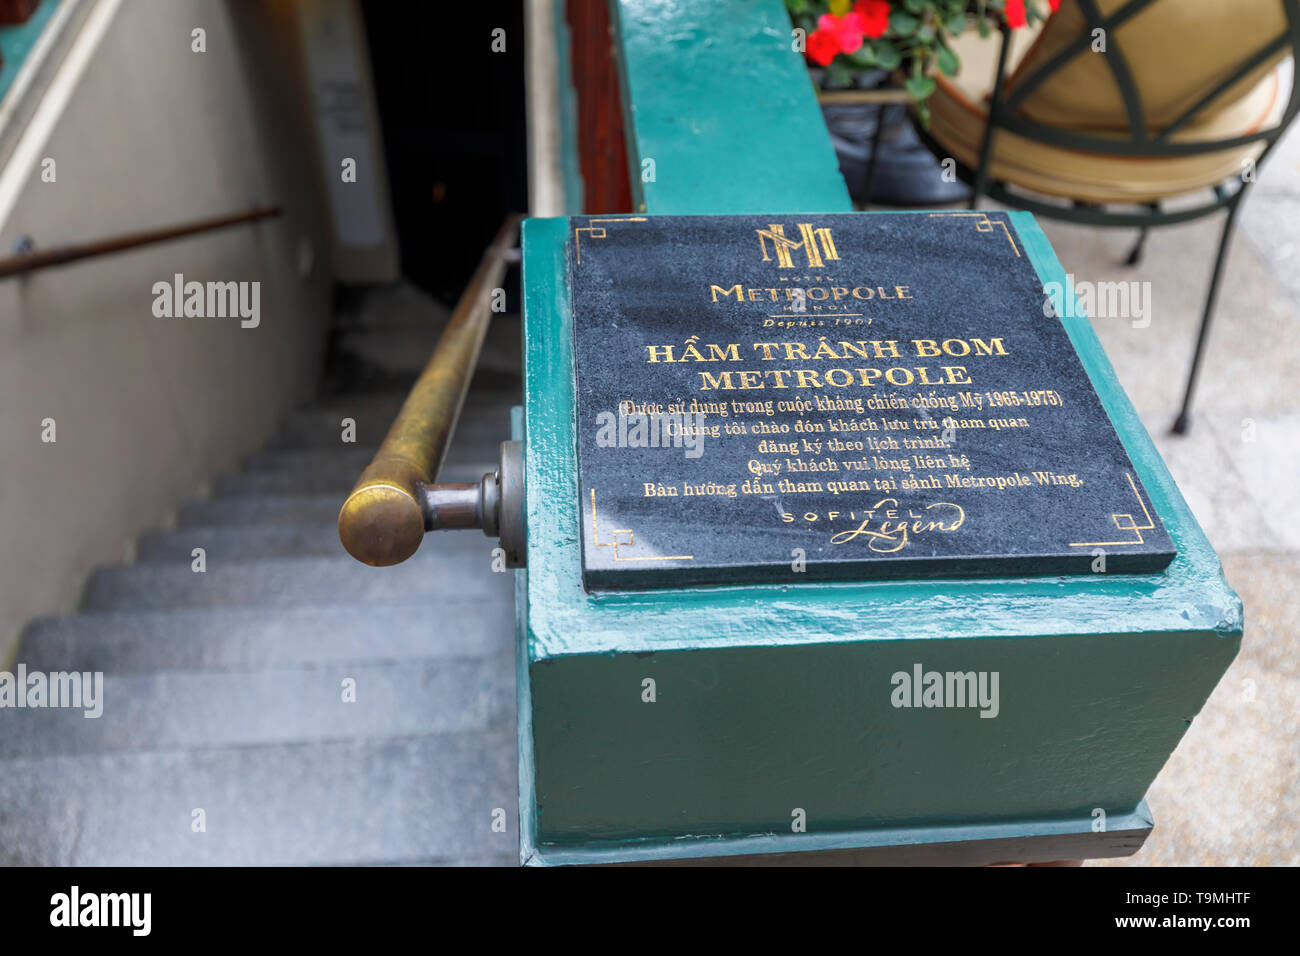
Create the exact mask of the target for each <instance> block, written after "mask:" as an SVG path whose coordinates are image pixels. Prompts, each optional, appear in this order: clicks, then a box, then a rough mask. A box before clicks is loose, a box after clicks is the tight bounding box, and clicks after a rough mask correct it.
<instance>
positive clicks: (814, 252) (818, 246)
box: [754, 222, 839, 269]
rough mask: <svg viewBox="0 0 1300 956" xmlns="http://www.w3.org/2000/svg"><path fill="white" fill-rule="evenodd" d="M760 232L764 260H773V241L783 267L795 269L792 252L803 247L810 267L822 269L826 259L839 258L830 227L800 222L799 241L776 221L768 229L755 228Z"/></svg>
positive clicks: (779, 262) (779, 263) (778, 263)
mask: <svg viewBox="0 0 1300 956" xmlns="http://www.w3.org/2000/svg"><path fill="white" fill-rule="evenodd" d="M754 231H755V232H757V233H758V244H759V246H760V247H761V248H762V250H763V261H764V262H771V261H772V257H771V256H769V255H768V254H767V253H768V246H767V244H768V242H769V241H770V242H771V243H772V249H773V250H774V251H775V252H776V262H777V265H778V266H780V267H781V268H782V269H793V268H794V267H795V264H794V256H792V255H791V253H792V252H793V251H794V250H796V249H802V250H803V252H804V255H805V256H807V257H808V268H810V269H820V268H822V266H824V265H825V264H826V261H835V260H838V259H839V254H838V253H837V252H836V251H835V243H834V242H833V241H832V240H831V231H830V229H829V228H828V227H822V228H821V229H814V228H813V224H812V223H810V222H801V223H799V237H800V238H799V241H798V242H796V241H795V240H794V239H792V238H790V237H789V236H787V235H786V234H785V226H782V225H780V224H777V223H774V224H772V225H770V226H768V227H767V228H766V229H755V230H754Z"/></svg>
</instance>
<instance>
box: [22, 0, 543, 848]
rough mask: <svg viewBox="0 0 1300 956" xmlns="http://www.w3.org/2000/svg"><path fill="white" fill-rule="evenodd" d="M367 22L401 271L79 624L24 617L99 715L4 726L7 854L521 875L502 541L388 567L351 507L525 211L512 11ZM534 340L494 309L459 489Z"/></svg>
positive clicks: (408, 12) (471, 534)
mask: <svg viewBox="0 0 1300 956" xmlns="http://www.w3.org/2000/svg"><path fill="white" fill-rule="evenodd" d="M399 10H400V14H401V16H400V17H398V16H397V13H398V12H399ZM365 12H366V15H367V27H368V31H369V34H370V42H371V47H372V49H371V53H372V59H373V61H374V63H375V64H376V66H375V74H376V86H377V90H378V96H379V100H380V113H381V117H382V119H383V123H384V132H385V145H386V148H387V151H388V156H389V176H390V181H391V184H392V193H393V204H394V209H395V211H396V216H397V223H398V231H399V241H400V245H401V248H402V250H403V264H404V272H405V273H406V276H407V280H408V281H406V282H403V283H399V284H397V285H394V286H392V287H386V288H378V289H376V288H370V289H344V290H340V293H339V295H338V310H337V314H336V316H335V326H334V331H333V335H332V341H331V346H330V352H329V357H328V361H327V367H326V370H325V375H324V378H323V384H322V390H321V394H320V396H319V397H318V399H317V400H316V401H315V402H313V403H311V404H310V405H308V406H306V407H304V408H302V409H300V410H299V411H297V412H295V413H294V414H292V415H290V416H289V417H288V418H287V419H286V420H285V421H284V422H283V423H282V426H281V427H280V429H279V431H278V433H277V435H276V437H275V438H274V439H273V440H272V441H271V442H270V443H269V444H268V446H267V447H266V448H265V449H264V450H262V451H260V452H257V453H255V454H253V455H251V456H249V457H248V459H247V460H246V461H245V465H244V468H243V470H242V471H239V472H237V473H233V474H226V475H221V476H219V477H217V478H216V479H215V481H214V482H213V484H212V487H211V493H210V494H209V496H208V497H206V498H202V499H195V500H189V501H185V502H183V503H181V504H180V506H179V509H178V511H177V514H176V519H175V523H174V528H171V529H168V530H159V531H151V532H147V533H145V534H144V535H142V536H141V537H140V539H139V542H138V547H137V553H136V559H135V561H134V562H133V563H131V564H128V565H122V566H114V567H106V568H101V569H100V570H98V571H96V572H95V573H94V574H93V575H92V576H91V578H90V580H89V581H88V583H87V585H86V588H85V591H84V594H83V597H82V601H81V606H80V611H79V612H78V613H76V614H73V615H67V616H60V617H54V618H47V619H43V620H38V621H35V622H33V623H32V624H31V625H30V626H29V627H28V628H27V630H26V632H25V634H24V637H23V641H22V644H21V645H20V649H19V652H18V655H17V661H18V662H19V663H21V664H22V665H23V666H25V668H26V669H28V670H29V671H38V670H39V671H44V672H54V671H82V672H87V671H89V672H94V671H102V672H103V673H104V685H103V692H102V700H103V714H102V716H100V717H98V718H93V719H87V718H86V717H84V716H83V714H82V711H80V710H72V709H64V710H50V709H40V710H37V709H33V710H24V711H9V712H7V713H6V714H5V733H4V734H3V735H0V864H76V865H98V864H113V865H116V864H340V863H343V864H346V863H439V864H445V863H478V864H502V865H513V864H516V863H517V862H518V855H517V824H516V808H517V793H516V764H515V740H514V732H515V730H514V723H515V701H514V663H513V630H514V625H513V591H512V575H510V574H501V573H493V571H492V548H493V546H494V545H495V541H493V540H491V539H489V538H487V537H485V536H484V535H482V534H481V533H479V532H477V531H463V532H455V533H452V534H444V535H440V536H438V537H437V538H435V539H431V540H429V541H427V542H425V544H424V545H423V547H422V548H421V550H420V552H419V553H418V554H417V555H416V556H415V557H414V558H412V559H411V560H410V561H408V562H407V563H405V564H403V565H400V566H396V567H392V568H379V569H377V568H369V567H365V566H363V565H361V564H358V563H357V562H356V561H354V560H353V559H352V558H350V557H349V556H348V555H347V554H346V553H344V551H343V550H342V547H341V545H340V544H339V541H338V535H337V530H336V527H335V521H336V518H337V515H338V509H339V506H340V504H341V503H342V501H343V499H344V498H345V497H346V495H347V493H348V491H349V490H350V488H351V487H352V484H353V482H354V481H355V480H356V478H357V476H358V475H359V473H360V472H361V470H362V469H363V468H364V467H365V465H366V464H367V462H368V461H369V458H370V455H371V454H372V453H373V452H374V450H375V446H376V445H377V444H378V442H379V441H380V440H381V439H382V437H383V435H384V433H385V431H386V430H387V428H388V425H389V423H390V422H391V420H392V417H393V415H394V414H395V413H396V411H397V408H398V407H399V405H400V403H401V401H402V399H403V398H404V396H405V393H406V389H407V388H408V387H409V385H410V383H411V382H412V380H413V378H414V374H415V372H417V371H418V369H419V368H420V366H421V365H422V364H423V361H424V359H425V358H427V356H428V355H429V353H430V351H431V350H432V348H433V345H434V343H435V341H436V340H437V336H438V334H439V332H440V329H441V326H442V324H443V323H444V322H445V320H446V317H447V314H448V311H449V309H448V305H449V302H450V301H451V300H453V299H454V298H455V296H456V294H457V293H458V291H459V288H460V286H461V285H462V284H463V283H464V281H465V279H466V278H467V277H468V275H469V273H470V271H471V270H472V269H473V267H474V265H475V263H476V261H477V257H478V255H479V253H480V252H481V251H482V249H483V247H484V246H485V245H486V243H487V242H488V240H489V239H490V237H491V235H492V233H493V232H494V231H495V229H496V227H497V225H498V224H499V223H500V221H501V219H502V214H503V213H504V211H505V210H506V209H507V208H520V209H522V208H524V204H525V196H524V195H523V193H524V174H523V168H524V148H523V142H522V129H523V91H522V62H523V50H522V25H521V24H518V23H515V24H511V23H504V24H499V23H496V22H493V23H491V24H488V23H486V21H485V23H484V28H483V30H482V31H481V32H482V35H483V37H484V39H483V42H482V44H481V46H482V51H481V53H480V52H478V51H476V50H475V49H473V47H474V44H473V43H471V42H463V43H462V42H459V41H457V42H446V43H440V44H438V53H437V55H436V56H430V55H428V47H427V45H426V47H425V55H423V56H421V57H416V56H413V55H412V53H413V51H412V50H411V49H408V48H407V47H409V46H410V44H411V43H412V42H413V41H412V39H411V38H412V37H413V36H415V35H417V34H421V33H422V35H423V36H424V37H425V40H426V44H427V41H428V38H429V37H433V36H437V35H439V34H438V29H437V24H436V22H435V21H436V18H435V17H434V15H433V12H432V11H424V10H423V9H422V8H420V7H411V6H409V5H395V4H377V3H368V4H366V5H365ZM476 15H477V14H474V13H473V12H466V13H465V16H466V17H472V16H476ZM512 15H514V14H512ZM412 18H414V19H415V20H420V19H421V18H424V19H426V20H428V21H429V23H428V24H425V25H424V26H423V27H420V25H419V24H413V23H412ZM462 19H464V18H462ZM496 26H504V27H505V28H506V29H507V31H508V36H509V37H510V38H511V40H513V41H514V43H513V48H512V49H510V51H509V52H508V53H507V54H505V55H498V54H491V53H490V51H489V47H488V43H489V41H488V36H489V34H490V31H491V29H492V28H493V27H496ZM489 57H491V58H492V59H489ZM485 90H488V91H490V92H491V96H490V99H491V106H490V108H487V107H485V106H484V104H483V103H482V102H480V100H481V98H482V97H483V96H486V95H487V94H486V93H485V92H484V91H485ZM508 281H510V282H511V283H517V277H515V276H512V277H510V279H509V280H508ZM508 299H509V301H510V303H511V305H512V308H513V307H514V303H516V302H517V289H516V288H513V287H512V288H510V289H509V290H508ZM518 342H519V327H518V320H517V317H516V316H515V315H514V314H513V313H507V314H504V315H497V316H495V317H494V318H493V326H492V329H491V331H490V333H489V340H488V343H487V344H486V345H485V347H484V352H483V356H482V359H481V361H480V364H479V367H478V370H477V372H476V375H475V377H474V379H473V382H472V385H471V391H470V394H469V397H468V398H467V401H466V405H465V409H464V412H463V413H462V416H461V420H460V425H459V427H458V429H457V433H456V438H455V440H454V442H453V444H452V447H451V451H450V454H449V458H448V461H447V464H446V466H445V467H444V471H443V478H444V480H448V481H469V480H473V479H476V478H477V477H479V476H480V475H481V474H483V473H484V472H485V471H491V470H492V469H493V467H494V466H495V461H496V453H497V443H498V442H500V441H502V440H504V439H505V438H507V437H508V435H509V409H510V407H511V406H512V405H515V404H518V403H519V402H520V400H521V395H520V388H521V381H520V373H519V368H520V366H519V347H518ZM346 420H351V421H352V422H353V423H354V427H355V441H351V442H349V441H345V440H344V435H345V433H346V430H347V428H348V426H347V422H346ZM196 548H202V549H203V552H202V555H203V557H202V566H203V570H198V566H199V563H198V559H197V558H196V556H195V550H194V549H196ZM16 666H17V665H16Z"/></svg>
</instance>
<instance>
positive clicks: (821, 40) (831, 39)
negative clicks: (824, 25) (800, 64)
mask: <svg viewBox="0 0 1300 956" xmlns="http://www.w3.org/2000/svg"><path fill="white" fill-rule="evenodd" d="M839 52H840V44H839V41H838V40H836V39H835V34H833V33H831V32H829V31H827V30H815V31H813V34H812V36H810V37H808V59H810V60H812V61H813V62H814V63H816V64H817V65H818V66H830V65H831V60H833V59H835V57H836V55H838V54H839Z"/></svg>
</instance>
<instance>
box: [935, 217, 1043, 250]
mask: <svg viewBox="0 0 1300 956" xmlns="http://www.w3.org/2000/svg"><path fill="white" fill-rule="evenodd" d="M930 218H931V219H944V218H974V219H975V231H976V232H993V231H994V228H995V227H996V226H1001V227H1002V231H1003V232H1004V233H1006V237H1007V242H1009V243H1011V249H1012V251H1013V252H1015V254H1016V256H1017V258H1021V256H1020V248H1019V247H1018V246H1017V245H1016V240H1015V239H1013V238H1012V237H1011V230H1010V229H1009V228H1008V227H1007V224H1006V223H1005V222H1003V221H1002V220H1001V219H999V220H997V221H994V220H992V219H990V218H989V215H988V213H986V212H932V213H930Z"/></svg>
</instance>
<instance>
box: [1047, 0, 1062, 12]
mask: <svg viewBox="0 0 1300 956" xmlns="http://www.w3.org/2000/svg"><path fill="white" fill-rule="evenodd" d="M1047 5H1048V6H1049V7H1051V8H1052V12H1053V13H1055V12H1056V11H1057V10H1058V9H1059V8H1060V6H1061V0H1047Z"/></svg>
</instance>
